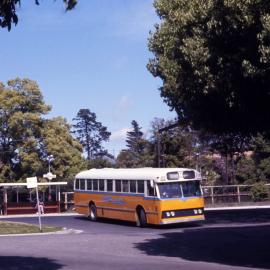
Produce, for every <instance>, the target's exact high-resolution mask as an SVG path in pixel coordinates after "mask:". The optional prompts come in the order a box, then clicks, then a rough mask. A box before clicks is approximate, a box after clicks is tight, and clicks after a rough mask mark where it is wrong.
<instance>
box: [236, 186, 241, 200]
mask: <svg viewBox="0 0 270 270" xmlns="http://www.w3.org/2000/svg"><path fill="white" fill-rule="evenodd" d="M237 198H238V203H241V195H240V187H239V186H237Z"/></svg>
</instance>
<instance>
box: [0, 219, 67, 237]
mask: <svg viewBox="0 0 270 270" xmlns="http://www.w3.org/2000/svg"><path fill="white" fill-rule="evenodd" d="M61 229H62V228H61V227H50V226H42V232H57V231H60V230H61ZM39 232H40V231H39V226H37V225H33V224H28V223H21V222H10V221H0V235H4V234H25V233H39Z"/></svg>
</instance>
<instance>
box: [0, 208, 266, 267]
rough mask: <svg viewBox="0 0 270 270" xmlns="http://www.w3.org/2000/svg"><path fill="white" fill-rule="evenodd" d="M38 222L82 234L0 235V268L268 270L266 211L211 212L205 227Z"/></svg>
mask: <svg viewBox="0 0 270 270" xmlns="http://www.w3.org/2000/svg"><path fill="white" fill-rule="evenodd" d="M6 220H8V219H6ZM12 220H13V221H24V222H30V223H36V224H37V222H38V220H37V218H16V219H12ZM42 222H43V223H44V224H48V225H57V226H62V227H67V228H68V229H71V228H72V229H76V230H82V232H81V233H80V234H62V235H55V234H52V235H41V236H37V235H35V236H5V237H0V270H17V269H18V270H32V269H41V270H58V269H64V270H66V269H72V270H77V269H78V270H84V269H87V270H88V269H89V270H99V269H102V270H103V269H113V270H114V269H115V270H121V269H125V270H129V269H132V270H133V269H134V270H135V269H136V270H138V269H149V270H151V269H155V270H159V269H162V270H164V269H168V270H171V269H178V270H179V269H184V270H186V269H194V270H195V269H205V270H206V269H207V270H211V269H221V270H222V269H246V270H247V269H254V268H257V269H270V252H269V251H270V209H264V210H244V211H243V210H241V211H239V210H237V211H236V210H235V211H218V212H215V211H214V212H212V211H211V212H208V213H207V221H206V222H205V223H204V224H196V225H192V224H182V225H177V226H175V225H174V226H166V227H148V228H137V227H135V225H134V224H132V223H126V222H119V221H109V220H101V221H99V222H90V221H89V220H88V219H87V218H85V217H82V216H69V217H67V216H61V217H46V216H45V217H43V218H42Z"/></svg>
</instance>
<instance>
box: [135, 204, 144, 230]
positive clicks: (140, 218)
mask: <svg viewBox="0 0 270 270" xmlns="http://www.w3.org/2000/svg"><path fill="white" fill-rule="evenodd" d="M136 225H137V226H138V227H142V228H143V227H145V226H146V225H147V219H146V214H145V211H144V210H143V209H142V208H139V209H138V210H137V222H136Z"/></svg>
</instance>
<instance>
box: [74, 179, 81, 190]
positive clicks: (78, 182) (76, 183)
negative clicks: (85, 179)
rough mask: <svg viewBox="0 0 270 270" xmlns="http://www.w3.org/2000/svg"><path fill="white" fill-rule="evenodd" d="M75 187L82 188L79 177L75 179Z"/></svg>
mask: <svg viewBox="0 0 270 270" xmlns="http://www.w3.org/2000/svg"><path fill="white" fill-rule="evenodd" d="M75 189H77V190H78V189H80V180H79V179H75Z"/></svg>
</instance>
